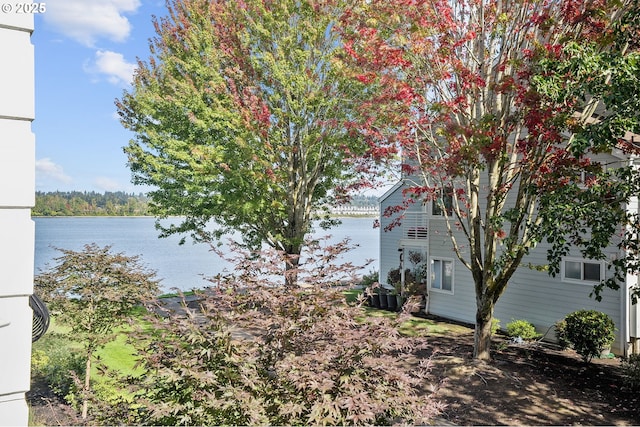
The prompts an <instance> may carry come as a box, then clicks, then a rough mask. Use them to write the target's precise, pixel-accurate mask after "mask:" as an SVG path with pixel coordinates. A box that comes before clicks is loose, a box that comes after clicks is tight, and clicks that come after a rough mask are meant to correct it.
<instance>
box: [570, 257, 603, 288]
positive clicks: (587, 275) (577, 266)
mask: <svg viewBox="0 0 640 427" xmlns="http://www.w3.org/2000/svg"><path fill="white" fill-rule="evenodd" d="M603 279H604V262H603V261H594V260H588V261H587V260H583V259H579V258H565V259H564V260H563V261H562V280H563V281H565V282H580V283H582V282H601V281H602V280H603Z"/></svg>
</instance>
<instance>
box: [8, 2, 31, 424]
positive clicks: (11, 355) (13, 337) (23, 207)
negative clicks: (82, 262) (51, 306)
mask: <svg viewBox="0 0 640 427" xmlns="http://www.w3.org/2000/svg"><path fill="white" fill-rule="evenodd" d="M32 31H33V15H30V14H17V13H0V58H2V67H0V93H1V94H2V96H1V97H0V179H1V180H2V183H3V185H1V186H0V271H1V272H2V280H0V378H2V380H1V381H0V425H11V426H18V425H27V424H28V409H27V404H26V400H25V392H26V391H28V390H29V386H30V362H31V321H32V316H33V313H32V311H31V308H30V307H29V295H30V294H31V293H32V292H33V258H34V223H33V221H32V220H31V207H32V206H33V205H34V202H35V138H34V136H33V133H32V132H31V121H32V120H33V118H34V109H35V108H34V55H33V45H32V44H31V32H32Z"/></svg>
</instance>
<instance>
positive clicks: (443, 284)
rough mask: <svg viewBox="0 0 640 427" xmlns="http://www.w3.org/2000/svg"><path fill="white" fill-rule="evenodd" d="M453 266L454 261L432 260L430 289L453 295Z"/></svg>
mask: <svg viewBox="0 0 640 427" xmlns="http://www.w3.org/2000/svg"><path fill="white" fill-rule="evenodd" d="M453 265H454V264H453V260H452V259H446V258H431V262H430V265H429V268H430V270H431V280H430V281H429V287H430V288H431V289H437V290H439V291H446V292H451V293H453Z"/></svg>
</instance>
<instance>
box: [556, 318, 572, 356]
mask: <svg viewBox="0 0 640 427" xmlns="http://www.w3.org/2000/svg"><path fill="white" fill-rule="evenodd" d="M555 330H556V339H557V340H558V345H559V346H560V348H561V349H562V350H566V349H568V348H569V347H571V342H570V341H569V338H568V337H567V322H565V321H564V319H563V320H558V321H557V322H556V324H555Z"/></svg>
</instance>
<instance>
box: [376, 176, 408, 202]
mask: <svg viewBox="0 0 640 427" xmlns="http://www.w3.org/2000/svg"><path fill="white" fill-rule="evenodd" d="M403 184H404V180H402V179H401V180H399V181H398V182H396V183H395V184H393V187H391V188H389V189H388V190H387V191H385V192H384V194H383V195H382V196H380V197H378V203H382V202H384V201H385V200H386V199H387V198H388V197H389V196H391V195H392V194H393V193H395V192H396V191H397V190H398V188H400V187H402V185H403Z"/></svg>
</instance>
